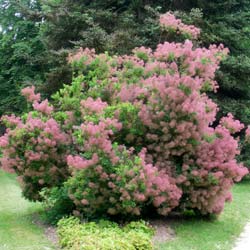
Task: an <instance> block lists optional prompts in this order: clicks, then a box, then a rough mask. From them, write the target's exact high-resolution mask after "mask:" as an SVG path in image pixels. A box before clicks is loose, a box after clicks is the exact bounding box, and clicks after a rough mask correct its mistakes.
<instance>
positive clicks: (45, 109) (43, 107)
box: [33, 99, 53, 115]
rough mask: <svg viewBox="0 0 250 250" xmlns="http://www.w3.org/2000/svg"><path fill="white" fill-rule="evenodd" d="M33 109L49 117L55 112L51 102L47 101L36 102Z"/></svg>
mask: <svg viewBox="0 0 250 250" xmlns="http://www.w3.org/2000/svg"><path fill="white" fill-rule="evenodd" d="M33 108H34V109H35V110H37V111H40V112H42V113H44V114H47V115H50V114H51V112H52V111H53V107H51V106H49V102H48V100H47V99H46V100H44V101H42V102H41V103H38V102H36V101H35V102H34V103H33Z"/></svg>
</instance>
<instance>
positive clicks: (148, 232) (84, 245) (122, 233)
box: [57, 217, 154, 250]
mask: <svg viewBox="0 0 250 250" xmlns="http://www.w3.org/2000/svg"><path fill="white" fill-rule="evenodd" d="M57 232H58V235H59V243H60V246H61V247H62V249H65V250H113V249H117V250H151V249H153V246H152V242H151V238H152V236H153V234H154V230H153V229H152V228H151V227H149V226H148V225H147V224H146V223H145V222H144V221H138V222H131V223H130V224H128V225H126V226H125V227H124V228H120V227H119V225H118V224H116V223H114V222H110V221H104V220H101V221H100V222H98V223H95V222H89V223H80V221H79V219H77V218H74V217H69V218H64V219H62V220H60V221H59V222H58V229H57Z"/></svg>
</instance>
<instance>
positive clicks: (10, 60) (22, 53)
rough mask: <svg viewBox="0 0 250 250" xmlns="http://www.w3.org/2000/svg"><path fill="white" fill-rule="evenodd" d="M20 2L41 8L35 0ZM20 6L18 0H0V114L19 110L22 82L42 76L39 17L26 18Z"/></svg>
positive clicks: (21, 102)
mask: <svg viewBox="0 0 250 250" xmlns="http://www.w3.org/2000/svg"><path fill="white" fill-rule="evenodd" d="M22 5H23V6H25V7H26V8H27V9H30V10H31V11H35V10H36V11H40V5H39V3H38V2H36V1H29V0H23V1H22ZM22 9H23V8H22V7H21V6H20V5H19V1H11V0H10V1H6V0H0V27H1V31H0V115H1V114H3V113H6V112H13V111H14V112H19V111H21V110H22V108H23V100H22V98H21V97H20V94H19V92H20V88H21V86H23V85H24V84H28V83H30V82H38V83H39V82H40V83H41V82H43V81H44V80H45V78H44V77H43V72H45V71H46V67H47V66H46V64H45V63H42V62H44V51H45V47H44V45H43V43H42V42H41V41H40V37H39V30H40V21H41V20H39V19H28V18H27V17H26V16H25V13H24V12H22Z"/></svg>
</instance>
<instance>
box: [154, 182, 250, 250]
mask: <svg viewBox="0 0 250 250" xmlns="http://www.w3.org/2000/svg"><path fill="white" fill-rule="evenodd" d="M233 197H234V200H233V202H232V203H231V204H227V205H226V207H225V210H224V212H223V213H222V214H221V216H220V217H219V218H218V219H217V220H205V219H197V218H192V219H181V220H174V221H173V222H171V225H172V227H173V228H174V229H175V232H176V237H175V239H173V240H172V241H169V242H166V243H163V244H160V245H159V246H158V247H157V250H211V249H212V250H230V249H232V248H233V245H234V242H235V240H236V238H237V237H238V236H239V234H240V233H241V232H242V230H243V228H244V226H245V224H246V222H247V221H248V220H250V213H249V207H250V182H249V180H247V181H244V182H242V183H240V184H237V185H235V187H234V189H233Z"/></svg>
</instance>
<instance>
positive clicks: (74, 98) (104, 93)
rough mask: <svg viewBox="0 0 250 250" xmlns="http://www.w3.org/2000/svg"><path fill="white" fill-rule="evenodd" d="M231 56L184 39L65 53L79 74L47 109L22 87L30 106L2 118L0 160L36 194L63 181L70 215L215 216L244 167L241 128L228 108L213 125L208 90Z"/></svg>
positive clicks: (213, 87)
mask: <svg viewBox="0 0 250 250" xmlns="http://www.w3.org/2000/svg"><path fill="white" fill-rule="evenodd" d="M178 23H179V22H178ZM227 53H228V50H227V49H225V48H224V47H223V46H222V45H219V46H216V45H211V46H210V47H209V48H208V49H206V48H195V47H194V46H193V44H192V42H191V41H189V40H187V41H186V42H185V43H168V42H165V43H163V44H159V45H158V47H157V48H156V50H154V51H153V50H151V49H150V48H144V47H142V48H136V49H135V50H134V51H133V54H132V55H124V56H110V55H108V54H100V55H96V54H95V52H94V50H90V49H85V50H84V49H80V50H79V51H78V52H77V53H75V54H70V55H69V61H70V62H71V63H72V67H73V68H74V69H75V72H76V73H75V79H74V81H73V83H72V85H71V86H65V87H64V88H63V89H62V90H60V91H59V92H58V93H57V94H55V95H54V96H53V99H54V100H53V106H52V105H50V104H49V103H48V101H47V100H45V101H42V102H41V101H40V96H39V95H38V94H35V93H34V89H33V88H31V89H26V90H25V91H23V94H24V95H25V96H26V98H27V99H28V101H30V102H32V103H33V108H34V109H35V111H33V112H31V113H29V114H28V115H26V118H25V119H24V118H16V117H13V116H10V117H8V119H6V118H3V119H4V120H7V122H6V124H7V126H8V127H9V129H8V130H7V133H6V134H5V135H4V136H3V137H2V138H1V147H2V148H3V154H4V156H3V158H2V160H1V161H2V165H3V166H5V169H9V170H12V171H13V170H14V171H15V172H16V173H18V175H19V176H20V177H21V179H22V180H23V181H24V182H25V183H26V185H27V186H28V187H29V189H30V190H33V191H32V193H33V194H34V195H36V194H35V192H36V191H38V190H40V186H42V187H43V186H46V187H47V186H50V185H56V184H57V183H60V184H62V182H64V181H65V180H66V181H65V183H64V184H63V185H65V187H66V189H67V190H68V194H69V197H70V199H72V201H73V202H74V203H75V206H76V211H75V213H76V214H77V213H78V214H79V213H83V214H84V215H91V216H92V215H103V214H111V215H114V214H115V215H119V214H125V215H126V214H132V215H139V214H141V213H143V212H145V211H146V210H147V209H148V208H149V207H150V208H152V207H153V208H154V209H155V210H156V211H157V212H158V213H160V214H162V215H167V214H168V213H170V212H171V211H172V210H173V209H178V210H180V211H183V210H186V209H193V210H194V211H199V212H200V213H202V214H218V213H220V212H221V211H222V209H223V206H224V203H225V202H226V201H229V200H231V192H230V190H231V187H232V186H233V184H234V182H235V181H239V180H240V179H241V178H242V177H243V176H244V175H245V174H246V173H247V169H246V168H244V167H243V166H242V165H241V164H239V163H237V161H236V159H235V158H236V156H237V155H238V154H239V149H238V141H237V139H234V137H233V136H232V134H234V133H237V132H239V131H240V130H241V129H242V128H243V125H242V124H241V123H240V122H239V121H235V120H234V119H233V116H232V115H231V114H229V115H228V116H227V117H224V118H222V120H221V122H220V124H219V125H218V126H214V125H213V122H214V121H215V117H216V114H217V112H218V107H217V105H216V104H215V103H214V102H213V101H212V100H211V99H210V98H209V96H208V95H207V92H208V91H214V92H216V90H217V88H218V85H217V83H216V81H215V80H214V77H215V72H216V70H217V69H218V68H219V63H220V61H221V60H223V59H224V58H225V56H226V55H227ZM34 116H35V117H34ZM51 171H55V174H53V173H52V172H51ZM61 171H63V174H62V175H61V173H62V172H61ZM48 173H50V174H49V175H48V176H47V174H48ZM65 174H66V175H67V176H65ZM44 175H45V176H46V178H45V177H44ZM62 176H63V177H62ZM31 179H32V181H31ZM53 182H54V183H53Z"/></svg>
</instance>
